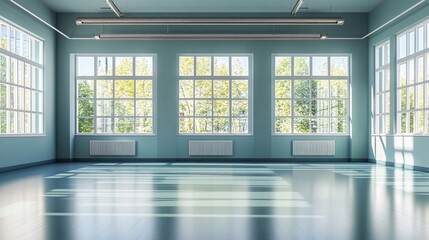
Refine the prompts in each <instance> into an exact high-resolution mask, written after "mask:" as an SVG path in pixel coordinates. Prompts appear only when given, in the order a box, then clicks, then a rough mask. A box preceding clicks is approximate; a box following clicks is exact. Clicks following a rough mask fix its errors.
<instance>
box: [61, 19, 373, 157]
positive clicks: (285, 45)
mask: <svg viewBox="0 0 429 240" xmlns="http://www.w3.org/2000/svg"><path fill="white" fill-rule="evenodd" d="M76 17H82V16H79V15H76V14H59V15H58V18H57V21H58V26H59V28H60V29H62V30H64V31H65V32H67V33H70V34H71V35H73V36H77V37H78V36H79V37H84V36H91V35H92V34H97V33H100V28H99V27H76V25H75V24H74V19H75V18H76ZM353 17H354V18H355V19H354V20H356V21H349V22H348V23H349V24H351V25H352V24H357V23H359V25H360V26H361V27H354V28H350V26H348V27H345V26H344V27H337V28H332V27H331V28H330V29H329V31H331V32H332V33H333V34H335V33H338V32H341V33H343V34H346V30H345V29H354V32H349V34H350V35H349V36H354V35H357V34H358V35H363V34H362V33H361V32H365V31H366V26H367V25H366V21H367V15H366V14H362V15H357V16H356V15H355V16H353ZM346 21H347V20H346ZM362 23H364V24H362ZM352 26H354V25H352ZM110 28H111V27H106V29H110ZM124 29H125V28H121V29H119V30H118V31H122V32H126V29H125V30H124ZM362 29H363V31H362ZM311 30H312V31H314V29H311ZM106 31H107V30H106ZM317 31H319V30H317ZM350 31H351V30H350ZM359 31H360V32H359ZM313 33H314V32H313ZM328 34H329V32H328ZM57 43H58V48H57V62H58V66H57V69H58V71H57V79H58V85H57V101H56V102H57V124H58V126H57V131H58V132H57V141H58V145H57V146H58V148H57V151H58V157H59V158H62V159H71V158H81V159H84V158H88V157H89V155H88V153H89V150H88V148H89V146H88V145H89V140H90V139H135V140H137V142H138V156H137V157H138V158H188V153H187V149H188V140H189V139H232V140H234V158H242V159H247V158H254V159H262V158H264V159H267V161H269V160H270V158H271V159H275V158H282V159H283V158H292V155H291V146H292V144H291V141H292V140H293V139H335V140H336V144H337V153H336V155H335V159H337V160H344V159H347V160H348V159H350V158H351V159H352V160H362V159H367V156H368V152H367V150H368V147H367V146H368V138H369V136H368V133H367V132H366V131H362V129H367V128H368V121H367V119H368V117H369V116H368V111H367V109H366V106H367V105H368V102H367V99H368V95H367V89H368V81H367V72H368V65H367V59H368V55H367V50H366V49H367V47H368V46H367V41H361V40H356V41H349V40H341V41H340V40H326V41H97V40H66V39H64V38H62V37H58V40H57ZM78 53H154V54H157V59H158V63H157V66H158V69H157V71H158V92H157V106H158V109H157V113H158V116H157V121H158V122H157V126H158V132H157V135H156V136H153V137H114V136H111V137H106V136H103V137H101V136H76V135H75V133H74V126H75V120H74V119H75V114H74V107H75V106H74V105H75V100H74V79H72V78H71V72H70V66H71V61H70V57H71V55H72V54H78ZM180 53H250V54H253V60H254V69H253V76H254V87H253V89H254V92H253V96H254V106H253V109H254V111H253V113H254V114H253V124H254V129H253V135H252V136H240V137H225V136H222V137H220V136H216V137H207V136H204V137H202V136H200V137H198V136H191V137H189V136H178V135H177V134H176V132H177V116H176V112H177V110H176V103H177V99H176V96H177V93H176V92H177V89H176V82H177V76H176V68H177V62H176V56H177V54H180ZM275 53H325V54H335V53H347V54H351V56H352V58H351V62H352V70H351V72H352V73H351V92H352V94H351V105H352V109H353V111H352V113H351V116H352V122H351V136H350V137H349V136H346V137H314V136H306V137H298V136H296V137H295V136H290V137H285V136H272V135H271V71H272V66H271V58H272V54H275ZM330 159H331V160H332V158H330Z"/></svg>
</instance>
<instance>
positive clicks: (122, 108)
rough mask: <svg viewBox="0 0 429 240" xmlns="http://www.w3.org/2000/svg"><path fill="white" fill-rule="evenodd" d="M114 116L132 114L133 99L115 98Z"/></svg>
mask: <svg viewBox="0 0 429 240" xmlns="http://www.w3.org/2000/svg"><path fill="white" fill-rule="evenodd" d="M115 116H134V101H133V100H115Z"/></svg>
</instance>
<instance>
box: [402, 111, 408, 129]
mask: <svg viewBox="0 0 429 240" xmlns="http://www.w3.org/2000/svg"><path fill="white" fill-rule="evenodd" d="M406 132H407V114H406V113H401V133H406Z"/></svg>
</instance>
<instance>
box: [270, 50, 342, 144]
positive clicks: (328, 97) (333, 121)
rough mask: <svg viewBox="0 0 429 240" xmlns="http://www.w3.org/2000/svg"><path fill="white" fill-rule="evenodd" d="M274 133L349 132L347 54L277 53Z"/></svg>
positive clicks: (275, 58)
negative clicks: (310, 54)
mask: <svg viewBox="0 0 429 240" xmlns="http://www.w3.org/2000/svg"><path fill="white" fill-rule="evenodd" d="M273 75H274V78H273V81H274V83H273V87H274V94H273V98H274V99H273V115H274V116H273V119H274V122H273V132H274V134H279V135H280V134H312V135H314V134H319V135H326V134H338V135H344V134H348V132H349V131H348V128H349V127H348V126H349V110H348V108H349V57H348V56H347V55H338V56H326V55H320V56H319V55H314V56H309V55H276V56H274V74H273Z"/></svg>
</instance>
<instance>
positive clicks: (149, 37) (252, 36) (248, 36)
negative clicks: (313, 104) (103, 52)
mask: <svg viewBox="0 0 429 240" xmlns="http://www.w3.org/2000/svg"><path fill="white" fill-rule="evenodd" d="M94 38H95V39H100V40H324V39H326V35H322V34H100V35H96V36H94Z"/></svg>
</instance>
